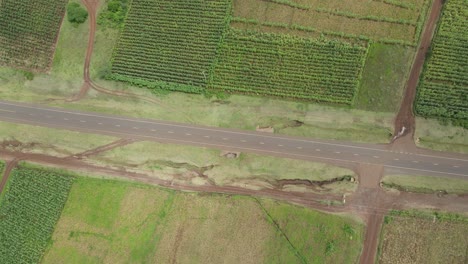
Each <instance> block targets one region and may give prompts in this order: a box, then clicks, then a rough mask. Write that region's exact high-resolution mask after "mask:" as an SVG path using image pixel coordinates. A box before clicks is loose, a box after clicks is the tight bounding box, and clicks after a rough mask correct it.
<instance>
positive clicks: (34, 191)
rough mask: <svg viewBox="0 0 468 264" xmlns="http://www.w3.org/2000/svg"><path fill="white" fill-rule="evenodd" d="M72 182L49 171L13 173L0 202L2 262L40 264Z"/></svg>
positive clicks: (22, 169)
mask: <svg viewBox="0 0 468 264" xmlns="http://www.w3.org/2000/svg"><path fill="white" fill-rule="evenodd" d="M72 182H73V178H72V177H67V176H62V175H58V174H56V173H53V172H49V171H46V170H38V169H31V168H20V169H15V170H14V171H13V172H12V175H11V177H10V179H9V183H8V185H7V188H6V189H5V190H4V192H5V195H4V196H3V197H2V199H1V200H0V256H1V261H0V262H2V263H38V262H40V259H41V257H42V255H43V254H44V250H45V249H46V247H47V244H48V242H49V240H50V237H51V235H52V232H53V231H54V227H55V224H56V222H57V221H58V219H59V217H60V214H61V212H62V209H63V206H64V205H65V202H66V200H67V197H68V192H69V190H70V188H71V185H72Z"/></svg>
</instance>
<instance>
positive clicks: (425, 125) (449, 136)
mask: <svg viewBox="0 0 468 264" xmlns="http://www.w3.org/2000/svg"><path fill="white" fill-rule="evenodd" d="M414 136H415V139H416V144H417V145H419V146H421V147H425V148H430V149H435V150H440V151H450V152H460V153H465V154H468V129H464V128H463V127H460V126H454V125H451V124H450V123H448V124H447V123H445V122H443V123H442V122H441V121H440V120H435V119H426V118H421V117H416V131H415V134H414Z"/></svg>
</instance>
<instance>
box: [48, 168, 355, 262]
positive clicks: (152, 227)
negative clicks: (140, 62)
mask: <svg viewBox="0 0 468 264" xmlns="http://www.w3.org/2000/svg"><path fill="white" fill-rule="evenodd" d="M233 215H235V217H232V216H233ZM274 223H277V225H275V224H274ZM298 226H300V227H304V228H305V229H303V228H297V227H298ZM362 232H363V225H362V224H361V223H359V222H356V221H355V220H353V219H351V218H347V217H344V216H335V215H331V214H324V213H319V212H316V211H312V210H310V209H306V208H302V207H298V206H292V205H288V204H284V203H280V202H275V201H272V200H267V199H259V200H257V199H255V198H251V197H244V196H229V195H218V194H206V193H185V192H176V191H172V190H168V189H162V188H158V187H153V186H149V185H143V184H137V183H129V182H122V181H115V180H103V179H96V178H87V177H78V178H76V181H75V183H74V185H73V187H72V189H71V191H70V195H69V199H68V201H67V204H66V205H65V208H64V210H63V213H62V216H61V218H60V220H59V222H58V224H57V228H56V230H55V232H54V234H53V237H52V243H51V245H50V247H49V248H48V250H47V252H46V254H45V255H44V258H43V262H44V263H64V262H66V263H200V262H209V263H274V262H277V263H356V261H357V259H358V258H359V254H360V251H361V248H362V239H363V237H362ZM226 238H229V239H226ZM287 239H289V242H288V240H287Z"/></svg>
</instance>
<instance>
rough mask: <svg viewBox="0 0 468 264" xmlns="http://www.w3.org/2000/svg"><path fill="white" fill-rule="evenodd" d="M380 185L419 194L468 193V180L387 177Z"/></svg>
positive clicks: (408, 176) (428, 177)
mask: <svg viewBox="0 0 468 264" xmlns="http://www.w3.org/2000/svg"><path fill="white" fill-rule="evenodd" d="M382 184H383V185H384V186H385V187H388V188H394V189H397V190H401V191H409V192H421V193H438V192H443V193H449V194H463V193H468V180H466V179H455V178H439V177H430V176H414V175H387V176H384V178H383V179H382Z"/></svg>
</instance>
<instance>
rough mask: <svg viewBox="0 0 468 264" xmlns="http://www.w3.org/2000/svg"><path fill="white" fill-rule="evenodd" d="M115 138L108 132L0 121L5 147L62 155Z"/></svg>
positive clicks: (93, 146) (0, 133) (27, 151)
mask: <svg viewBox="0 0 468 264" xmlns="http://www.w3.org/2000/svg"><path fill="white" fill-rule="evenodd" d="M115 140H116V139H115V138H113V137H110V136H103V135H95V134H87V133H79V132H73V131H68V130H62V129H54V128H45V127H39V126H32V125H23V124H15V123H8V122H0V145H1V146H2V147H4V148H5V149H7V150H14V151H21V152H25V153H41V154H47V155H52V156H58V157H65V156H69V155H73V154H77V153H80V152H83V151H86V150H89V149H93V148H96V147H98V146H101V145H105V144H108V143H111V142H113V141H115Z"/></svg>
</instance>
